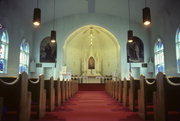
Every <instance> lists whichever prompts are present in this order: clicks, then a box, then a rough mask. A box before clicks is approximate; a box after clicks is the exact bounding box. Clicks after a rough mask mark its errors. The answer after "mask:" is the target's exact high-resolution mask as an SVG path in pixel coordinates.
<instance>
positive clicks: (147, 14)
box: [143, 0, 151, 26]
mask: <svg viewBox="0 0 180 121" xmlns="http://www.w3.org/2000/svg"><path fill="white" fill-rule="evenodd" d="M146 6H147V3H146V0H145V8H143V23H144V25H145V26H148V25H150V24H151V11H150V8H149V7H146Z"/></svg>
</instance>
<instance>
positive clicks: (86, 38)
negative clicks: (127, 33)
mask: <svg viewBox="0 0 180 121" xmlns="http://www.w3.org/2000/svg"><path fill="white" fill-rule="evenodd" d="M69 44H70V45H71V48H77V49H80V50H88V49H90V48H93V49H100V50H109V49H111V48H112V47H116V48H118V49H120V45H119V42H118V40H117V39H116V38H115V36H114V35H113V34H112V33H110V32H109V31H107V30H106V29H104V28H102V27H99V26H95V25H87V26H85V27H81V28H80V29H78V30H76V31H75V32H73V33H72V34H71V35H70V36H69V37H68V38H67V40H66V41H65V44H64V48H65V47H66V46H68V45H69Z"/></svg>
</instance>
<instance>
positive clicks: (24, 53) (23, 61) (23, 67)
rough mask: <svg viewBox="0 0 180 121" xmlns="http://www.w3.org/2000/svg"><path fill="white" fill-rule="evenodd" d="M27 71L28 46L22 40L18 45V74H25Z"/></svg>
mask: <svg viewBox="0 0 180 121" xmlns="http://www.w3.org/2000/svg"><path fill="white" fill-rule="evenodd" d="M28 69H29V44H28V42H27V41H26V40H25V39H24V40H23V41H22V42H21V45H20V64H19V73H22V72H24V71H25V72H27V73H28Z"/></svg>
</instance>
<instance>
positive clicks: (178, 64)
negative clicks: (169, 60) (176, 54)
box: [177, 59, 180, 72]
mask: <svg viewBox="0 0 180 121" xmlns="http://www.w3.org/2000/svg"><path fill="white" fill-rule="evenodd" d="M177 67H178V72H180V59H178V60H177Z"/></svg>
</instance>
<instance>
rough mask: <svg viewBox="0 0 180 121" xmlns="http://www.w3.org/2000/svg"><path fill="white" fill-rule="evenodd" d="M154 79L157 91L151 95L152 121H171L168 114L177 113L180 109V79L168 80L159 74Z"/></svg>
mask: <svg viewBox="0 0 180 121" xmlns="http://www.w3.org/2000/svg"><path fill="white" fill-rule="evenodd" d="M156 79H157V81H156V83H157V90H156V91H155V92H154V94H153V96H154V112H155V114H154V119H155V121H172V120H173V119H171V118H173V117H170V112H171V111H174V112H178V113H179V109H180V83H179V82H180V78H171V79H168V78H167V77H166V76H165V75H164V74H163V73H161V72H160V73H158V74H157V77H156ZM178 116H180V115H178ZM178 118H180V117H178ZM168 119H169V120H168ZM176 120H177V119H176ZM179 120H180V119H178V121H179Z"/></svg>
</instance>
